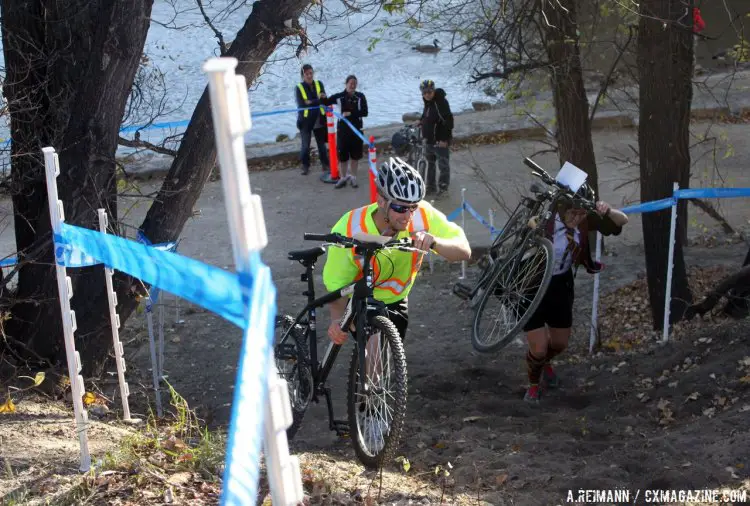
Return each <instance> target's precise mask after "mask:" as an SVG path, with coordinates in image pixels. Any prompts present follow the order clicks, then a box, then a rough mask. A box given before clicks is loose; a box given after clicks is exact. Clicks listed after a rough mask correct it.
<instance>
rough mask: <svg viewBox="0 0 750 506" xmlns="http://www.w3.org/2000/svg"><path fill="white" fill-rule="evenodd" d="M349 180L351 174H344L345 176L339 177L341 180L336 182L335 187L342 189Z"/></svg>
mask: <svg viewBox="0 0 750 506" xmlns="http://www.w3.org/2000/svg"><path fill="white" fill-rule="evenodd" d="M348 180H349V176H344V177H342V178H340V179H339V182H338V183H336V185H335V186H334V188H336V189H337V190H338V189H340V188H343V187H345V186H346V182H347V181H348Z"/></svg>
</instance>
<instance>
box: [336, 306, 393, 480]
mask: <svg viewBox="0 0 750 506" xmlns="http://www.w3.org/2000/svg"><path fill="white" fill-rule="evenodd" d="M370 325H371V330H370V337H369V338H368V341H367V345H366V352H365V355H366V359H365V362H366V364H364V365H363V364H360V363H359V353H358V351H357V348H356V346H355V349H354V352H353V353H352V359H351V365H350V367H349V388H348V395H347V401H348V402H347V405H348V410H349V431H350V435H351V438H352V443H353V444H354V452H355V453H356V454H357V458H358V459H359V460H360V462H362V463H363V464H364V465H365V466H366V467H368V468H370V469H378V468H380V467H381V466H382V465H383V464H384V463H385V462H388V461H389V460H390V459H391V458H392V457H393V453H394V452H395V451H396V448H397V446H398V443H399V440H400V438H401V432H402V430H403V428H404V420H405V418H406V354H405V353H404V346H403V344H402V342H401V337H400V336H399V334H398V330H397V329H396V326H395V325H394V324H393V322H391V321H390V320H389V319H388V318H386V317H385V316H376V317H374V318H373V319H372V320H371V322H370ZM361 375H365V388H364V391H360V376H361Z"/></svg>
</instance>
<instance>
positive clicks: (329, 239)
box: [304, 232, 335, 242]
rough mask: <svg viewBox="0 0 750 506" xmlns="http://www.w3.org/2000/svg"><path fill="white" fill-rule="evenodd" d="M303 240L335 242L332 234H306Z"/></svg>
mask: <svg viewBox="0 0 750 506" xmlns="http://www.w3.org/2000/svg"><path fill="white" fill-rule="evenodd" d="M304 238H305V240H306V241H322V242H332V241H334V240H335V238H334V236H333V234H308V233H307V232H305V236H304Z"/></svg>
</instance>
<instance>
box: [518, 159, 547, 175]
mask: <svg viewBox="0 0 750 506" xmlns="http://www.w3.org/2000/svg"><path fill="white" fill-rule="evenodd" d="M523 163H525V164H526V166H527V167H528V168H530V169H531V170H537V171H539V172H541V173H542V174H544V173H545V170H544V169H543V168H542V167H541V166H540V165H539V164H538V163H536V162H535V161H534V160H532V159H531V158H528V157H525V158H524V159H523Z"/></svg>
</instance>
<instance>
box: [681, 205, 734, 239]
mask: <svg viewBox="0 0 750 506" xmlns="http://www.w3.org/2000/svg"><path fill="white" fill-rule="evenodd" d="M688 200H689V201H690V202H691V203H692V204H693V205H694V206H695V207H697V208H698V209H700V210H701V211H703V212H704V213H706V214H707V215H709V216H710V217H711V218H713V219H715V220H716V221H718V222H719V225H721V228H722V230H724V233H726V234H729V235H734V234H735V233H736V232H735V230H734V228H732V225H730V224H729V222H727V220H726V218H724V217H723V216H722V215H721V213H719V211H717V210H716V208H715V207H714V206H713V204H711V203H710V202H707V201H705V200H703V199H688Z"/></svg>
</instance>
